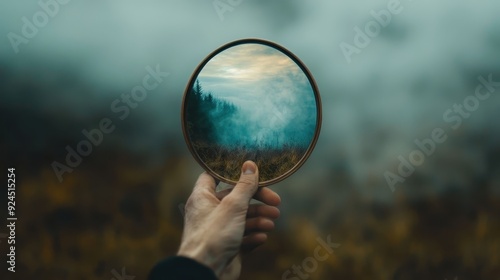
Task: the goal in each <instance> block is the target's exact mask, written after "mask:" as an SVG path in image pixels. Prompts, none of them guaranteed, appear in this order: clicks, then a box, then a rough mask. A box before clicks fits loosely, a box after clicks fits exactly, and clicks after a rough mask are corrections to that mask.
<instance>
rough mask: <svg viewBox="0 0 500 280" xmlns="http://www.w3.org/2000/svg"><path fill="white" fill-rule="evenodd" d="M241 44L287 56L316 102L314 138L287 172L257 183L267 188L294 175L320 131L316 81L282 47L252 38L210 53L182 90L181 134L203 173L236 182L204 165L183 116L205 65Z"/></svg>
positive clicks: (302, 64)
mask: <svg viewBox="0 0 500 280" xmlns="http://www.w3.org/2000/svg"><path fill="white" fill-rule="evenodd" d="M242 44H261V45H265V46H268V47H271V48H274V49H276V50H278V51H280V52H282V53H283V54H285V55H286V56H288V57H289V58H290V59H291V60H292V61H293V62H295V63H296V64H297V65H298V66H299V68H300V69H301V70H302V71H303V73H304V74H305V75H306V77H307V79H308V81H309V83H310V84H311V87H312V89H313V92H314V98H315V100H316V129H315V132H314V137H313V139H312V141H311V143H310V144H309V147H308V148H307V150H306V152H305V153H304V155H303V156H302V158H301V159H300V160H299V161H298V162H297V164H295V165H294V166H293V167H292V168H291V169H289V170H288V171H287V172H285V173H283V174H281V175H280V176H278V177H276V178H274V179H271V180H267V181H263V182H259V187H264V186H269V185H272V184H276V183H278V182H280V181H282V180H284V179H285V178H287V177H289V176H290V175H292V174H293V173H295V172H296V171H297V170H298V169H299V168H300V167H301V166H302V165H303V164H304V163H305V161H306V160H307V159H308V158H309V156H310V155H311V153H312V151H313V150H314V147H315V146H316V142H317V140H318V137H319V134H320V131H321V121H322V119H321V117H322V109H321V97H320V95H319V90H318V86H317V85H316V81H315V80H314V78H313V76H312V75H311V73H310V72H309V69H307V67H306V66H305V65H304V63H303V62H302V61H301V60H300V59H299V58H298V57H296V56H295V55H294V54H293V53H292V52H290V51H289V50H287V49H285V48H284V47H282V46H280V45H278V44H276V43H273V42H270V41H266V40H262V39H255V38H252V39H241V40H236V41H233V42H230V43H227V44H225V45H223V46H221V47H219V48H217V49H216V50H215V51H213V52H212V53H210V54H209V55H208V56H207V57H206V58H205V59H204V60H203V61H202V62H201V63H200V64H199V65H198V66H197V67H196V69H195V71H194V72H193V74H192V75H191V78H190V79H189V82H188V84H187V86H186V89H185V90H184V95H183V98H182V109H181V122H182V133H183V135H184V141H185V142H186V144H187V146H188V148H189V151H190V152H191V154H192V155H193V157H194V158H195V159H196V161H197V162H198V163H199V164H200V165H201V166H202V167H203V169H205V171H207V172H208V173H209V174H210V175H212V176H213V177H214V178H215V179H216V180H219V181H221V182H224V183H227V184H231V185H235V184H236V183H237V181H233V180H229V179H226V178H224V177H222V176H220V175H219V174H217V173H216V172H214V171H213V170H212V169H210V168H209V167H208V166H207V164H205V162H204V161H203V160H201V158H200V156H199V155H198V152H197V151H196V150H195V149H194V147H193V145H192V143H191V140H190V138H189V135H188V133H187V128H186V116H185V115H186V96H187V95H188V93H189V92H190V90H191V89H192V87H193V85H194V83H195V82H196V79H197V77H198V75H199V74H200V72H201V70H203V68H204V67H205V65H206V64H207V63H208V62H209V61H210V60H211V59H212V58H214V57H215V56H216V55H218V54H220V53H221V52H223V51H225V50H227V49H229V48H231V47H234V46H238V45H242Z"/></svg>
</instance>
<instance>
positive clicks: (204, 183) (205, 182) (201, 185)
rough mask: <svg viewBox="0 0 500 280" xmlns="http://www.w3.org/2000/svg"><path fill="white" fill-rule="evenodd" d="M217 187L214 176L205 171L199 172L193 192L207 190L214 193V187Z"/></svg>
mask: <svg viewBox="0 0 500 280" xmlns="http://www.w3.org/2000/svg"><path fill="white" fill-rule="evenodd" d="M216 187H217V182H216V181H215V179H214V177H212V176H211V175H210V174H208V173H207V172H206V171H205V172H203V173H201V174H200V176H199V177H198V180H196V183H195V184H194V189H193V192H197V191H208V192H210V193H212V194H214V195H215V188H216Z"/></svg>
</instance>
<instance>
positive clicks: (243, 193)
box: [225, 160, 259, 206]
mask: <svg viewBox="0 0 500 280" xmlns="http://www.w3.org/2000/svg"><path fill="white" fill-rule="evenodd" d="M258 186H259V170H258V168H257V165H256V164H255V163H254V162H253V161H250V160H248V161H245V163H243V167H242V168H241V175H240V179H239V180H238V183H237V184H236V186H234V188H233V190H232V191H231V193H229V194H228V195H227V196H226V198H225V199H228V200H229V201H232V202H233V203H235V204H236V205H241V206H243V205H246V206H248V203H249V202H250V200H251V199H252V197H253V196H254V194H255V193H256V192H257V189H258Z"/></svg>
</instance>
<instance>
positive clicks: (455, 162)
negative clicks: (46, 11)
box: [0, 0, 500, 278]
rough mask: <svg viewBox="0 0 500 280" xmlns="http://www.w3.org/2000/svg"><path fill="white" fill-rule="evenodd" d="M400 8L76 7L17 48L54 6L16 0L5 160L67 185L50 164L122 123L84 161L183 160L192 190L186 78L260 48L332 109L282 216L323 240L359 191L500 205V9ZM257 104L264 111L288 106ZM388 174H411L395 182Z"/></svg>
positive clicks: (2, 25) (478, 5) (442, 4)
mask: <svg viewBox="0 0 500 280" xmlns="http://www.w3.org/2000/svg"><path fill="white" fill-rule="evenodd" d="M389 2H390V1H382V0H380V1H378V0H377V1H369V2H366V1H364V2H363V3H362V4H360V3H359V2H356V1H353V2H346V1H343V2H339V1H326V0H322V1H314V2H306V1H298V0H294V1H263V0H258V1H242V2H241V4H240V5H238V6H235V7H234V9H233V10H231V11H226V12H224V13H223V14H220V13H218V12H217V11H216V10H215V9H214V6H213V5H212V2H211V1H202V0H197V1H180V0H179V1H159V0H149V1H140V2H139V1H131V0H124V1H69V3H68V4H66V5H61V6H60V7H59V8H60V9H59V11H58V12H57V13H56V14H55V15H54V16H53V17H52V16H51V17H50V18H49V19H48V22H47V24H46V25H44V27H40V28H37V30H36V32H34V31H33V30H31V31H30V32H31V34H30V37H31V38H27V37H26V38H25V39H24V40H22V42H21V41H17V43H14V44H13V43H11V41H12V39H11V38H13V37H12V36H13V35H11V36H10V37H9V35H8V34H11V33H15V34H17V35H19V36H22V34H23V26H24V24H25V23H24V22H23V20H22V18H23V17H26V18H27V19H28V20H30V21H32V19H33V15H35V14H36V13H37V12H39V11H40V10H41V7H40V6H39V5H38V3H37V1H35V2H29V3H28V2H12V1H11V2H9V3H8V4H7V3H3V4H1V7H2V8H0V34H4V39H3V40H1V42H0V81H1V92H2V100H1V102H0V112H1V113H0V116H1V118H2V128H3V131H4V132H3V134H2V144H1V153H2V163H3V164H5V165H11V164H12V165H18V166H27V167H26V169H28V168H29V169H30V172H31V174H34V175H33V176H35V175H36V174H40V173H41V171H40V170H48V171H50V172H48V173H47V174H49V175H44V176H53V178H56V175H55V174H53V170H52V167H51V163H52V162H54V161H58V162H61V163H64V162H65V157H66V154H67V151H66V149H65V147H66V146H67V145H69V146H71V147H75V146H76V144H77V143H78V142H79V141H81V140H82V139H85V136H84V135H82V130H83V129H93V128H96V127H98V126H99V122H100V120H102V119H103V118H110V119H111V120H112V121H113V123H114V124H115V125H116V129H115V130H114V132H113V133H110V134H106V135H105V136H104V139H103V142H102V144H101V145H99V146H98V147H94V152H93V153H92V154H91V155H90V156H88V157H87V158H86V159H89V160H92V158H93V159H94V160H96V159H101V158H102V157H106V156H105V155H106V153H105V152H106V151H115V152H116V154H118V155H122V154H132V155H134V157H136V158H137V161H138V162H141V164H143V165H141V166H142V167H144V168H146V169H147V168H150V169H151V170H154V169H155V168H158V167H159V166H164V165H165V162H167V161H169V160H174V159H179V158H185V159H186V162H187V163H185V164H184V165H175V164H172V165H169V166H170V167H171V166H182V168H181V167H179V168H180V169H181V170H182V172H178V173H179V174H184V175H182V176H185V177H189V178H192V181H193V182H194V180H195V178H196V176H197V175H198V174H199V173H200V171H201V169H200V167H199V166H198V165H197V163H196V161H195V160H194V159H193V158H192V157H191V155H190V153H189V151H188V148H187V146H186V145H185V143H184V138H183V134H182V127H181V104H182V97H183V93H184V91H185V89H186V87H187V86H188V81H189V79H190V77H191V75H192V73H193V71H194V70H195V69H196V67H197V66H198V64H199V63H200V62H201V61H202V60H203V59H204V58H205V57H206V56H207V55H208V54H210V53H211V52H212V51H214V50H215V49H216V48H218V47H220V46H221V45H223V44H225V43H228V42H231V41H234V40H237V39H242V38H262V39H266V40H270V41H273V42H276V43H278V44H280V45H282V46H284V47H285V48H287V49H288V50H290V51H291V52H293V53H294V54H295V55H296V56H297V57H299V58H300V59H301V60H302V61H303V62H304V63H305V65H306V66H307V67H308V68H309V70H310V71H311V74H312V75H313V77H314V79H315V81H316V83H317V85H318V89H319V92H320V94H321V101H322V109H323V110H322V127H321V134H320V137H319V139H318V143H317V145H316V148H315V150H314V151H313V152H312V154H311V156H310V157H309V159H308V161H307V162H306V163H305V164H304V165H303V166H302V168H301V169H300V170H298V171H297V172H296V173H295V174H293V175H292V176H291V177H289V178H287V179H286V180H284V181H283V182H280V183H279V184H277V185H275V186H273V189H274V190H276V191H277V192H278V193H279V194H280V195H281V196H282V199H283V201H284V202H286V203H284V205H283V206H282V208H281V211H282V213H284V214H283V217H284V220H287V217H297V216H299V217H300V216H302V215H305V216H306V217H308V218H307V220H311V221H313V222H314V225H315V227H317V228H319V229H320V230H321V229H325V228H328V227H329V226H330V225H331V224H332V215H333V214H332V213H341V214H339V215H343V214H345V213H346V212H342V211H347V210H345V209H348V208H349V203H352V197H353V196H355V197H356V199H358V200H356V201H357V202H359V203H361V204H364V203H368V202H370V203H377V205H379V204H380V205H390V206H394V205H398V204H397V203H398V201H400V200H399V199H401V197H404V198H407V199H409V200H411V201H418V200H419V199H424V198H426V199H427V198H429V197H449V194H457V195H458V194H460V199H464V200H465V199H473V198H476V196H480V197H498V196H499V195H500V177H499V175H498V174H500V173H499V172H500V163H499V160H498V155H499V144H498V143H499V142H500V126H499V125H498V119H499V110H498V108H499V106H500V97H499V96H498V95H499V94H498V93H499V89H498V86H497V84H496V83H498V82H497V81H500V55H499V54H500V17H499V16H498V12H499V11H500V2H498V1H486V0H481V1H451V0H445V1H438V2H432V1H423V0H418V1H417V0H416V1H401V2H400V5H399V6H398V8H397V9H396V10H397V13H390V18H389V19H388V18H383V19H380V18H378V20H381V21H385V23H384V24H382V23H380V24H378V25H377V22H379V21H378V20H377V17H380V14H381V11H389V9H390V8H389V7H388V3H389ZM374 14H375V16H374ZM373 22H374V23H375V27H373V26H374V25H373ZM370 24H371V25H372V27H371V28H372V29H370V27H369V25H370ZM367 26H368V29H366V27H367ZM377 26H378V29H377ZM373 28H374V29H373ZM358 30H361V32H362V33H363V35H360V34H359V32H358ZM367 30H368V31H367ZM377 30H378V31H377ZM370 32H371V33H370ZM373 32H375V34H376V35H375V36H370V35H367V33H370V34H372V35H373V34H374V33H373ZM24 37H25V36H23V38H24ZM346 45H349V47H347V49H346V48H345V46H346ZM341 46H344V48H342V47H341ZM16 51H17V53H16ZM157 65H159V67H160V69H161V70H162V71H164V72H168V73H169V76H168V77H167V78H165V79H164V80H163V81H162V82H161V83H159V86H158V87H156V88H155V89H153V90H150V91H148V92H147V97H146V98H145V99H144V100H143V101H141V102H137V104H136V105H137V107H135V108H131V109H130V115H129V116H128V117H127V118H126V119H123V120H121V119H120V118H119V116H118V115H116V114H115V113H114V112H113V111H112V109H111V104H112V103H113V101H114V100H117V99H118V100H122V96H121V95H122V94H130V93H131V91H132V89H133V88H134V87H136V86H138V85H141V84H142V83H143V79H144V77H145V76H146V75H147V74H148V72H147V70H146V67H148V66H150V67H152V68H155V67H156V66H157ZM484 80H486V81H487V82H486V83H485V82H484ZM488 81H489V82H488ZM478 87H481V88H480V91H479V92H480V94H483V95H482V96H483V97H484V96H486V94H487V93H488V92H489V93H491V94H490V95H489V96H488V97H484V98H483V99H481V98H479V95H478V94H477V93H476V92H477V89H478ZM489 89H493V90H492V91H489ZM474 96H475V97H474ZM474 100H476V101H478V102H477V104H476V103H474V102H475V101H474ZM123 102H124V101H123ZM259 103H260V104H261V105H262V106H261V107H260V108H261V109H262V111H263V113H256V115H259V116H266V113H268V112H269V111H272V109H271V108H270V107H273V106H282V105H284V104H285V103H283V102H282V101H279V102H278V101H276V100H267V99H263V100H260V99H259ZM269 106H270V107H269ZM457 106H461V108H462V109H461V110H462V113H461V112H460V111H459V110H457V108H458V107H457ZM464 108H465V109H464ZM467 108H473V109H470V110H469V109H467ZM449 110H451V111H449ZM464 110H465V111H464ZM296 115H302V113H297V114H296ZM436 129H438V130H439V129H441V130H442V131H443V132H444V134H445V135H444V136H445V137H444V136H443V137H444V138H446V140H444V141H442V143H437V142H436V141H435V140H433V143H434V146H433V147H434V148H433V149H430V148H429V149H430V150H432V151H431V152H429V154H427V153H425V151H423V149H422V148H421V147H419V146H418V145H417V144H416V142H418V143H421V142H425V143H429V141H430V140H429V141H427V139H433V132H434V131H435V130H436ZM434 138H435V137H434ZM441 139H442V138H441ZM428 145H431V144H428ZM431 146H432V145H431ZM427 147H430V146H427ZM417 150H418V151H421V152H420V153H421V154H422V155H424V158H423V159H419V160H416V159H415V158H413V161H414V162H415V161H420V162H419V164H412V165H413V167H414V171H413V172H412V174H411V175H410V176H402V172H400V171H398V168H399V167H400V166H401V164H402V163H401V160H400V157H402V158H403V159H404V161H408V162H410V163H411V158H410V155H414V156H415V155H418V154H415V153H413V154H412V152H414V151H417ZM96 161H100V160H96ZM103 162H104V161H103ZM106 163H108V162H107V161H106ZM403 165H404V164H403ZM95 168H96V170H97V169H98V168H99V167H95ZM108 168H111V167H109V166H108ZM400 169H401V168H400ZM106 170H107V169H106ZM79 172H81V170H79V169H75V171H73V173H71V174H69V173H67V174H65V176H67V178H73V177H71V176H78V174H81V173H79ZM388 172H390V173H391V174H394V175H395V176H399V177H400V179H397V180H396V181H394V179H393V181H392V183H390V180H388V179H387V174H388ZM43 174H46V173H43ZM179 176H181V175H179ZM392 178H394V177H392ZM401 180H402V181H401ZM174 181H175V180H172V182H174ZM394 182H396V183H394ZM172 184H173V183H172ZM110 185H113V183H111V184H110ZM391 185H392V187H391ZM169 186H170V185H169ZM190 188H191V186H190V185H186V186H185V187H184V185H183V190H185V191H186V192H188V191H189V190H190ZM177 198H178V197H175V199H177ZM350 198H351V199H350ZM360 201H361V202H360ZM477 201H480V200H477ZM477 201H476V202H477ZM175 202H177V201H175ZM476 202H474V203H476ZM172 203H173V202H172ZM471 203H472V202H471ZM477 204H480V202H477ZM311 205H314V206H315V207H311ZM460 205H462V204H460ZM464 205H465V204H464ZM474 205H476V204H474ZM476 206H477V205H476ZM471 208H473V207H471ZM474 209H475V208H474ZM353 211H354V210H353ZM354 212H355V211H354ZM279 226H280V227H281V226H284V225H279ZM449 277H451V276H449ZM449 277H448V278H449Z"/></svg>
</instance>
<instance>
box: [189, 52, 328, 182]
mask: <svg viewBox="0 0 500 280" xmlns="http://www.w3.org/2000/svg"><path fill="white" fill-rule="evenodd" d="M184 102H185V103H184V122H185V123H184V126H185V131H186V133H187V135H188V137H189V141H190V142H191V143H190V144H191V148H192V149H193V150H194V151H195V152H196V154H197V155H198V156H199V159H200V160H201V161H202V162H203V163H205V164H206V166H207V167H208V168H210V169H211V170H212V171H213V172H215V173H216V174H218V175H220V176H221V177H223V178H225V179H228V180H231V181H237V180H238V178H239V175H240V172H241V169H240V168H241V165H242V163H243V162H244V161H246V160H253V161H255V162H256V163H257V165H258V166H259V173H260V178H259V180H260V181H261V182H262V181H268V180H272V179H274V178H277V177H279V176H281V175H283V174H285V173H286V172H287V171H289V170H291V169H292V168H293V167H294V166H295V165H296V164H297V163H298V162H299V161H300V160H301V159H302V158H303V157H304V155H305V154H306V151H307V150H308V148H309V146H310V144H311V141H313V138H314V136H315V131H316V128H317V109H318V108H317V106H316V96H315V92H314V88H313V86H312V85H311V83H310V81H309V79H308V77H307V76H306V74H305V73H304V71H303V70H302V69H301V68H300V67H299V66H298V65H297V63H296V62H295V61H294V60H292V59H291V58H290V57H289V56H287V55H285V54H284V53H283V52H281V51H279V50H277V49H275V48H273V47H270V46H267V45H263V44H257V43H247V44H241V45H236V46H233V47H230V48H228V49H225V50H223V51H222V52H220V53H218V54H216V55H215V56H214V57H212V58H211V59H210V60H209V61H208V62H207V63H206V64H205V65H204V67H203V68H202V69H201V71H200V72H199V74H198V76H197V77H195V78H193V79H192V84H191V85H190V87H189V90H188V91H187V92H186V96H185V100H184Z"/></svg>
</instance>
